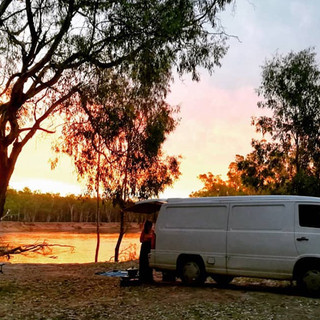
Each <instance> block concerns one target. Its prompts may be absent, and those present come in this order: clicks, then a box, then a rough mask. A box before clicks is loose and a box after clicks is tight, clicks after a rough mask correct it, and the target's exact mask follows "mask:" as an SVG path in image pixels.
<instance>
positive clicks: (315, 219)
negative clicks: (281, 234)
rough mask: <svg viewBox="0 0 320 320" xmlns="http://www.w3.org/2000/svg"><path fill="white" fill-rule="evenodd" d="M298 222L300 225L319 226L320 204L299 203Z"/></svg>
mask: <svg viewBox="0 0 320 320" xmlns="http://www.w3.org/2000/svg"><path fill="white" fill-rule="evenodd" d="M299 224H300V226H301V227H309V228H320V206H317V205H311V204H299Z"/></svg>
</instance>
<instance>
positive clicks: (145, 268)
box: [139, 220, 155, 283]
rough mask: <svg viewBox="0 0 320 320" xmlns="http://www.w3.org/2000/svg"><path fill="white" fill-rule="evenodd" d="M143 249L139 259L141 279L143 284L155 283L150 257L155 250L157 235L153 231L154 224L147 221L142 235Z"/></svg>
mask: <svg viewBox="0 0 320 320" xmlns="http://www.w3.org/2000/svg"><path fill="white" fill-rule="evenodd" d="M140 242H141V249H140V257H139V279H140V281H141V282H144V283H148V282H149V283H150V282H152V281H153V276H152V268H150V266H149V258H148V255H149V253H150V250H151V249H154V243H155V234H154V231H153V229H152V222H151V221H149V220H147V221H146V222H145V224H144V227H143V230H142V232H141V235H140Z"/></svg>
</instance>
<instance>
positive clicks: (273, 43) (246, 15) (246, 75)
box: [10, 0, 320, 197]
mask: <svg viewBox="0 0 320 320" xmlns="http://www.w3.org/2000/svg"><path fill="white" fill-rule="evenodd" d="M220 17H221V23H222V24H223V25H224V27H225V31H226V33H228V34H230V35H234V36H237V37H238V38H230V39H229V42H228V44H229V50H228V53H227V55H226V56H225V58H224V59H223V60H222V67H221V68H220V69H216V71H215V73H214V74H213V75H212V76H210V75H209V74H208V73H207V72H205V71H204V72H202V76H201V81H200V82H198V83H196V82H192V81H191V80H190V78H189V77H188V76H185V77H184V79H182V80H180V79H176V81H175V83H174V84H173V86H172V90H171V91H172V92H171V94H170V96H169V97H168V102H170V103H171V104H174V105H177V104H179V105H180V106H181V112H180V114H179V117H180V118H181V122H180V125H179V126H178V128H177V129H176V130H175V132H174V133H172V134H171V136H170V137H169V138H168V140H167V142H166V144H165V146H164V150H165V151H166V152H167V153H168V154H171V155H181V156H182V163H181V172H182V176H181V177H180V179H179V181H177V182H176V183H175V185H174V186H173V188H168V189H167V190H166V192H165V193H164V194H163V195H162V197H187V196H189V194H190V193H191V192H192V191H196V190H199V189H200V188H201V187H202V185H201V182H200V181H199V180H198V178H197V176H198V175H199V174H201V173H207V172H209V171H211V172H212V173H213V174H221V175H222V177H223V178H225V176H226V173H227V171H228V165H229V164H230V162H232V161H233V160H234V158H235V155H236V154H242V155H245V154H247V153H248V152H250V151H251V146H250V141H251V139H252V137H254V136H255V132H254V128H253V127H252V126H251V125H250V122H251V117H252V116H258V115H261V114H263V113H264V112H265V111H263V110H259V109H258V108H257V101H258V97H257V95H256V93H255V89H256V88H258V86H259V84H260V81H261V66H262V65H263V64H264V62H265V60H266V59H270V58H272V57H273V56H274V54H276V53H279V54H287V53H288V52H289V51H295V52H297V51H299V50H303V49H306V48H308V47H314V48H315V52H316V53H317V60H318V62H319V61H320V34H319V30H320V1H318V0H296V1H294V0H281V1H279V0H264V1H261V0H238V1H236V5H235V6H229V7H228V10H226V11H225V12H223V13H222V14H221V15H220ZM52 139H53V136H45V135H43V134H38V135H37V136H36V137H35V138H34V139H33V140H32V141H30V142H29V144H28V145H27V146H26V147H25V149H24V150H23V151H22V154H21V156H20V159H19V160H18V162H17V165H16V168H15V172H14V174H13V176H12V179H11V183H10V185H11V186H12V187H14V188H16V189H22V188H23V187H25V186H28V187H29V188H31V189H32V190H41V191H44V192H46V191H49V192H57V193H58V192H59V193H60V194H63V195H64V194H67V193H79V192H81V191H83V190H84V186H82V185H81V184H79V183H78V182H77V178H76V174H75V172H74V168H73V166H72V161H71V159H69V158H67V157H61V159H60V163H59V165H58V167H57V168H56V169H55V170H54V171H52V170H51V169H50V164H49V162H48V160H49V158H53V157H54V156H55V155H54V154H53V153H52V152H51V150H50V147H51V141H52Z"/></svg>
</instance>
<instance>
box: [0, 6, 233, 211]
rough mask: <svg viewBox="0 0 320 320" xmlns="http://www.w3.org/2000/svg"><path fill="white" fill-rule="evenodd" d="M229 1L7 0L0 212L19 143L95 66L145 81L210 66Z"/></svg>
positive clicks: (71, 98)
mask: <svg viewBox="0 0 320 320" xmlns="http://www.w3.org/2000/svg"><path fill="white" fill-rule="evenodd" d="M230 2H231V0H219V1H217V0H209V1H202V0H196V1H190V0H179V1H174V0H165V1H162V0H161V1H160V0H135V1H122V0H114V1H104V0H92V1H87V0H69V1H56V0H35V1H30V0H24V1H20V0H4V1H2V2H1V4H0V43H1V46H0V64H1V75H0V76H1V80H0V84H1V85H0V86H1V90H0V91H1V92H0V216H2V214H3V207H4V202H5V197H6V190H7V187H8V184H9V181H10V178H11V175H12V173H13V171H14V166H15V163H16V161H17V159H18V156H19V154H20V152H21V151H22V148H23V147H24V146H25V144H26V143H27V142H28V141H29V140H30V139H31V138H32V137H33V136H34V135H35V133H36V132H37V131H38V130H44V131H47V132H49V130H48V128H46V127H45V126H44V124H45V120H46V119H47V118H48V117H49V116H50V115H52V114H54V113H55V112H56V111H59V110H61V107H62V106H64V107H66V108H68V107H69V106H70V105H71V104H73V103H75V102H76V101H77V100H78V92H79V90H81V89H83V87H84V86H85V85H87V84H89V83H90V82H91V75H92V71H93V70H94V69H95V68H97V67H98V68H102V69H116V70H117V71H118V72H119V73H124V74H127V75H129V77H130V78H131V79H133V80H134V81H139V82H140V83H141V84H143V85H145V86H146V87H148V86H149V85H152V84H154V83H162V84H164V85H166V84H167V83H168V81H169V79H170V78H171V72H172V71H173V69H172V68H173V66H175V67H176V70H177V71H178V73H179V74H183V73H184V72H190V73H191V74H192V77H193V78H194V79H198V78H199V73H198V70H197V68H198V67H204V68H206V69H208V70H210V71H212V70H213V67H214V66H216V65H219V63H220V62H219V61H220V59H221V57H222V56H223V55H224V54H225V52H226V46H225V38H226V37H225V34H224V33H223V30H221V29H219V25H218V24H217V21H216V14H217V13H218V12H219V11H220V10H223V8H224V6H225V5H226V4H227V3H230Z"/></svg>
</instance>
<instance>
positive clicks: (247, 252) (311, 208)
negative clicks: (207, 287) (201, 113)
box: [134, 196, 320, 294]
mask: <svg viewBox="0 0 320 320" xmlns="http://www.w3.org/2000/svg"><path fill="white" fill-rule="evenodd" d="M157 209H160V211H159V216H158V219H157V222H156V228H155V233H156V245H155V249H154V250H151V254H150V266H151V267H153V268H155V269H156V270H160V271H163V272H164V273H165V274H167V275H171V276H173V277H175V276H177V277H180V278H181V279H182V281H183V282H185V283H188V284H193V283H195V284H198V283H202V282H204V281H205V280H206V278H207V277H208V276H211V277H212V278H213V279H214V280H216V281H217V282H218V283H220V284H227V283H228V282H230V281H231V280H232V279H233V278H234V277H242V276H244V277H259V278H272V279H281V280H297V283H298V285H300V286H301V287H302V288H303V289H305V290H306V291H307V292H308V293H310V294H319V293H320V198H314V197H302V196H240V197H214V198H213V197H212V198H186V199H168V200H146V201H141V202H138V203H137V204H136V209H135V210H134V211H136V212H138V211H142V212H151V211H155V210H157Z"/></svg>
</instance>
